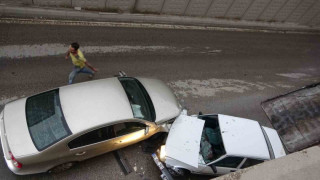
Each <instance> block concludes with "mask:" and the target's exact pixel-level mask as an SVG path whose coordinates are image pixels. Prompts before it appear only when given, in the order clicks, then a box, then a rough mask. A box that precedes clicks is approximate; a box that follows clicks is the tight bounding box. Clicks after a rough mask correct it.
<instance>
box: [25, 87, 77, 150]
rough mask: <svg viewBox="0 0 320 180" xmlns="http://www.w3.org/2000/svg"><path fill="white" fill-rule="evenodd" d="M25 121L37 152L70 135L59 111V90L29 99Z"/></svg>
mask: <svg viewBox="0 0 320 180" xmlns="http://www.w3.org/2000/svg"><path fill="white" fill-rule="evenodd" d="M26 119H27V124H28V128H29V132H30V135H31V138H32V140H33V143H34V145H35V146H36V148H37V149H38V150H39V151H41V150H43V149H45V148H47V147H49V146H51V145H52V144H54V143H56V142H58V141H59V140H61V139H63V138H65V137H67V136H68V135H70V134H71V131H70V129H69V127H68V126H67V124H66V121H65V119H64V116H63V113H62V110H61V105H60V99H59V89H56V90H53V91H49V92H45V93H42V94H39V95H35V96H32V97H29V98H28V99H27V102H26Z"/></svg>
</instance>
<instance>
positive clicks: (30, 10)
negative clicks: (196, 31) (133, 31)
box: [0, 5, 320, 33]
mask: <svg viewBox="0 0 320 180" xmlns="http://www.w3.org/2000/svg"><path fill="white" fill-rule="evenodd" d="M0 16H1V17H17V18H44V19H60V20H81V21H100V22H120V23H148V24H164V25H175V26H177V25H182V26H201V27H220V28H240V29H249V30H253V31H280V32H298V33H320V28H310V27H308V26H301V25H296V24H289V23H267V22H253V21H236V20H225V19H224V20H222V19H213V18H199V17H185V16H170V15H150V14H125V13H124V14H118V13H105V12H95V11H85V10H81V11H77V10H73V9H70V8H51V7H50V8H45V7H35V6H13V5H0Z"/></svg>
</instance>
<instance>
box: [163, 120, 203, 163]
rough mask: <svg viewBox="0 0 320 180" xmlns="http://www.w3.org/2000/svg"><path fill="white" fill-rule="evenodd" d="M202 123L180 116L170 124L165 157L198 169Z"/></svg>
mask: <svg viewBox="0 0 320 180" xmlns="http://www.w3.org/2000/svg"><path fill="white" fill-rule="evenodd" d="M203 126H204V121H203V120H201V119H198V118H197V117H190V116H186V115H180V116H179V117H178V118H177V119H176V120H175V121H174V123H173V124H172V126H171V128H170V131H169V135H168V138H167V141H166V146H165V150H166V156H167V157H170V158H173V159H176V160H178V161H181V162H183V163H186V164H188V165H190V166H193V167H196V168H198V156H199V151H200V139H201V134H202V130H203Z"/></svg>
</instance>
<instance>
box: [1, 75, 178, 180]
mask: <svg viewBox="0 0 320 180" xmlns="http://www.w3.org/2000/svg"><path fill="white" fill-rule="evenodd" d="M180 113H181V106H180V105H179V103H178V102H177V100H176V97H175V96H174V94H173V93H172V91H171V89H169V88H168V86H167V85H165V84H164V83H163V82H162V81H159V80H155V79H147V78H132V77H114V78H108V79H102V80H96V81H90V82H85V83H78V84H74V85H69V86H64V87H60V88H58V89H54V90H50V91H47V92H43V93H40V94H37V95H34V96H31V97H27V98H22V99H19V100H16V101H13V102H10V103H8V104H6V105H5V107H4V110H3V111H2V112H1V114H0V120H1V122H0V126H1V143H2V148H3V153H4V158H5V161H6V163H7V165H8V167H9V169H10V170H11V171H12V172H14V173H15V174H20V175H24V174H34V173H41V172H47V171H61V170H64V169H68V168H70V167H71V166H72V165H73V164H74V163H75V162H78V161H82V160H85V159H88V158H91V157H94V156H97V155H100V154H103V153H106V152H110V151H113V150H116V149H119V148H122V147H125V146H128V145H131V144H134V143H136V142H139V141H141V140H144V139H147V138H149V137H151V136H152V135H154V134H156V133H158V132H163V131H167V128H166V123H167V122H168V121H171V120H173V119H174V118H175V117H177V116H178V115H179V114H180Z"/></svg>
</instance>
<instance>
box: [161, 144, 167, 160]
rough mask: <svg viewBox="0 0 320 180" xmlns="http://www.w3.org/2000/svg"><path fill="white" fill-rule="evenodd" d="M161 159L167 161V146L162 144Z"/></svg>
mask: <svg viewBox="0 0 320 180" xmlns="http://www.w3.org/2000/svg"><path fill="white" fill-rule="evenodd" d="M160 160H161V161H162V162H165V161H166V146H165V145H162V146H161V147H160Z"/></svg>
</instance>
